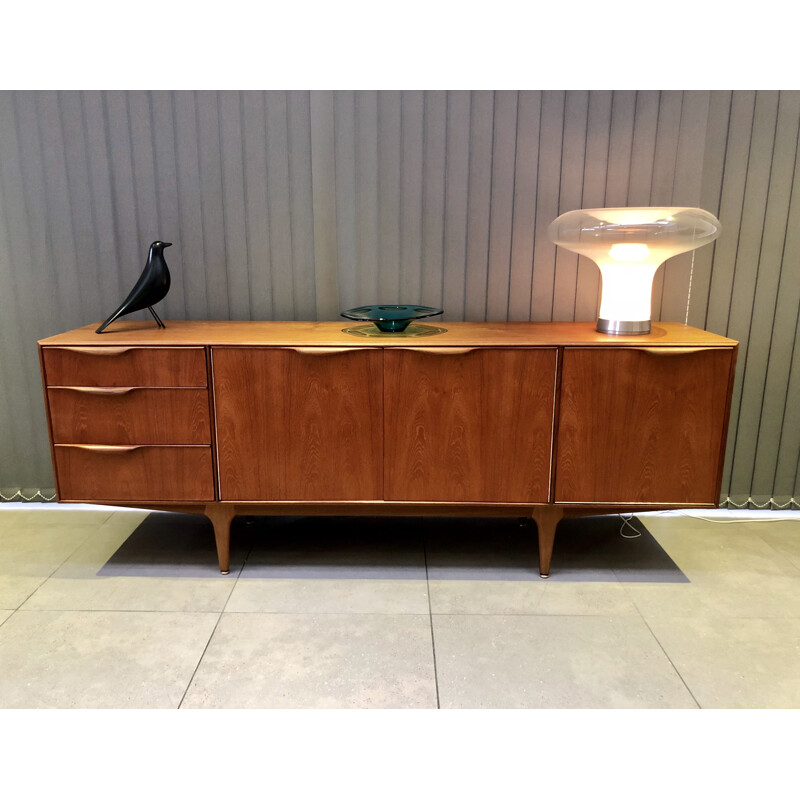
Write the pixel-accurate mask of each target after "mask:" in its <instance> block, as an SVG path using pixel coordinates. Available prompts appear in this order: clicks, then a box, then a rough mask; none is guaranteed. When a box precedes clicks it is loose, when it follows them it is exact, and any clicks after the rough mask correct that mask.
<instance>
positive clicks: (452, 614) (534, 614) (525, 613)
mask: <svg viewBox="0 0 800 800" xmlns="http://www.w3.org/2000/svg"><path fill="white" fill-rule="evenodd" d="M432 616H434V617H574V618H576V619H640V618H642V619H643V617H642V615H641V613H636V614H617V613H614V614H573V613H563V612H558V613H552V614H549V613H545V612H541V611H538V612H530V611H507V612H505V611H504V612H502V613H498V612H496V611H434V612H433V613H432Z"/></svg>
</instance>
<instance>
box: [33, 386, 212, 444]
mask: <svg viewBox="0 0 800 800" xmlns="http://www.w3.org/2000/svg"><path fill="white" fill-rule="evenodd" d="M47 394H48V399H49V403H50V420H51V425H52V429H53V441H54V442H55V443H57V444H208V445H210V444H211V424H210V421H209V413H208V390H207V389H171V388H170V389H154V388H149V387H148V388H141V387H128V388H101V389H98V388H95V387H73V386H70V387H58V388H50V389H48V390H47Z"/></svg>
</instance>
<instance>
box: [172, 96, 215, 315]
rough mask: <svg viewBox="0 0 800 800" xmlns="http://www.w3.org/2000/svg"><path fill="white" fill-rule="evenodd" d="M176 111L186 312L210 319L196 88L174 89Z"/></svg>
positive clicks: (174, 110)
mask: <svg viewBox="0 0 800 800" xmlns="http://www.w3.org/2000/svg"><path fill="white" fill-rule="evenodd" d="M173 114H174V119H175V127H174V135H175V153H176V161H177V183H178V195H179V197H180V203H179V206H180V232H181V242H180V250H181V256H182V259H183V264H184V268H185V272H184V280H183V284H184V290H185V296H186V315H187V317H188V318H189V319H208V318H209V311H210V306H209V303H208V300H207V297H206V294H207V291H206V287H207V286H208V285H210V284H211V281H210V280H208V279H207V275H206V258H205V249H204V242H203V216H202V210H201V206H200V202H201V190H200V186H201V184H200V168H199V163H200V157H199V154H198V151H197V122H196V114H195V97H194V93H193V92H176V93H175V95H174V106H173Z"/></svg>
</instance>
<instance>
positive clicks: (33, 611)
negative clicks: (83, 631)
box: [14, 607, 222, 615]
mask: <svg viewBox="0 0 800 800" xmlns="http://www.w3.org/2000/svg"><path fill="white" fill-rule="evenodd" d="M20 611H21V612H24V613H26V614H53V613H59V614H207V615H211V614H221V613H222V612H221V611H217V610H213V611H189V610H187V609H179V610H171V609H164V608H22V607H20V608H18V609H16V610H15V611H14V613H15V614H16V613H18V612H20Z"/></svg>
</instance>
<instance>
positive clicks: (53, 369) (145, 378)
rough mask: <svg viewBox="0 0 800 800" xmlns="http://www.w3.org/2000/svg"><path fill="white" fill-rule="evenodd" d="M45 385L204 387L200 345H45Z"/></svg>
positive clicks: (202, 349) (204, 371) (202, 356)
mask: <svg viewBox="0 0 800 800" xmlns="http://www.w3.org/2000/svg"><path fill="white" fill-rule="evenodd" d="M43 350H44V352H43V358H44V371H45V377H46V380H47V385H48V386H205V385H206V357H205V351H204V348H202V347H45V348H43Z"/></svg>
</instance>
